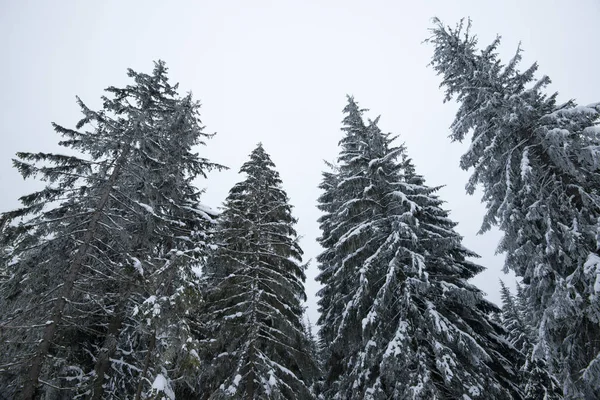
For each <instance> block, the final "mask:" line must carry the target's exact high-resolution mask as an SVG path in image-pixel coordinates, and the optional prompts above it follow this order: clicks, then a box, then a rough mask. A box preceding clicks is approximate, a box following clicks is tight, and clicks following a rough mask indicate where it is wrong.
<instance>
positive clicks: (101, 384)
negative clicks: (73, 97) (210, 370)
mask: <svg viewBox="0 0 600 400" xmlns="http://www.w3.org/2000/svg"><path fill="white" fill-rule="evenodd" d="M128 75H129V76H130V77H131V78H132V79H133V81H134V82H133V83H132V84H131V85H128V86H126V87H125V88H115V87H110V88H108V89H107V92H108V93H109V95H108V96H107V97H103V98H102V99H103V108H102V109H101V110H100V111H93V110H91V109H89V108H88V107H87V106H86V105H85V104H84V103H83V102H82V101H80V100H79V101H78V103H79V105H80V107H81V111H82V113H83V118H82V120H81V121H80V122H79V123H78V124H77V125H76V128H75V129H69V128H65V127H62V126H59V125H54V128H55V131H56V132H58V133H59V134H61V135H62V136H63V137H64V139H63V140H62V141H61V142H60V143H59V144H60V145H62V146H64V147H66V148H68V149H70V150H71V153H77V154H78V155H68V156H67V155H61V154H47V153H19V154H18V157H19V158H18V159H16V160H15V161H14V164H15V166H16V168H17V169H18V170H19V172H21V174H22V175H23V177H24V178H29V177H39V178H40V179H41V180H42V181H45V182H46V183H47V186H46V187H45V188H44V189H42V190H41V191H38V192H35V193H32V194H30V195H27V196H23V197H21V199H20V200H21V202H22V204H23V207H22V208H20V209H17V210H15V211H10V212H6V213H4V214H2V215H1V222H0V227H1V228H2V232H1V237H0V243H1V245H0V246H3V247H4V248H5V249H9V251H5V254H4V255H3V256H2V258H0V260H3V261H5V262H6V264H5V265H4V266H3V269H2V270H4V271H6V273H7V275H8V278H7V279H6V280H5V281H3V282H2V283H1V286H0V335H1V338H0V340H1V341H2V352H0V372H1V373H0V377H1V378H0V387H2V388H3V395H5V396H9V397H11V398H23V399H32V398H34V397H35V398H39V397H42V398H52V399H61V398H64V399H72V398H74V397H76V396H78V395H79V396H81V395H86V396H87V397H88V398H90V399H100V398H125V397H126V398H141V397H142V396H143V397H147V396H146V394H148V393H152V394H153V395H155V396H156V395H158V394H159V393H158V391H162V394H161V396H163V397H164V396H167V397H169V395H170V394H171V393H170V391H173V390H175V389H174V387H175V386H177V385H185V384H186V383H187V382H188V381H190V380H191V378H190V376H194V375H197V374H198V372H197V371H190V369H191V370H194V368H193V367H194V366H197V365H198V359H197V352H196V350H195V349H193V348H191V346H193V345H194V344H195V343H197V342H194V340H193V338H191V336H190V335H189V334H188V333H187V330H188V329H187V327H186V313H188V312H189V310H188V306H189V303H191V301H192V300H193V299H194V298H195V297H197V291H198V287H199V285H198V278H197V276H196V274H194V272H193V270H192V268H193V267H196V266H198V264H199V263H200V262H201V260H202V257H204V256H205V254H206V253H205V250H206V247H207V245H206V243H205V239H206V231H207V229H208V225H209V224H210V221H211V217H210V215H209V214H207V212H206V211H205V210H204V208H203V207H202V206H201V205H200V204H199V195H200V192H199V191H198V190H197V189H196V188H194V187H193V186H192V181H193V180H194V179H195V178H197V177H198V176H202V175H204V174H205V172H206V171H208V170H210V169H212V168H220V166H219V165H216V164H213V163H211V162H209V161H208V160H207V159H205V158H201V157H199V156H198V154H196V153H194V152H193V147H195V146H197V145H200V144H203V142H202V140H203V139H204V138H207V137H209V136H210V135H207V134H206V133H204V132H203V127H202V126H201V123H200V120H199V114H198V109H199V104H198V103H197V102H195V101H193V100H192V97H191V95H187V96H184V97H180V96H179V95H178V93H177V85H171V84H170V83H169V81H168V78H167V69H166V67H165V64H164V63H163V62H161V61H159V62H157V63H155V68H154V71H153V72H152V74H144V73H137V72H134V71H132V70H129V73H128ZM86 128H88V129H86ZM142 316H143V317H142ZM174 379H177V383H173V380H174ZM153 382H154V383H156V384H155V385H153ZM154 398H156V397H154Z"/></svg>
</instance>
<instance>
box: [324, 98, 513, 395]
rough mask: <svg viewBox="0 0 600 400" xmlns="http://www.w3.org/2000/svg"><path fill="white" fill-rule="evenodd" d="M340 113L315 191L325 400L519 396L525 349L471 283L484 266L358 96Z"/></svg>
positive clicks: (433, 190)
mask: <svg viewBox="0 0 600 400" xmlns="http://www.w3.org/2000/svg"><path fill="white" fill-rule="evenodd" d="M344 111H345V113H346V117H345V118H344V121H343V123H344V127H343V128H342V129H343V131H344V132H345V135H344V138H343V139H342V141H341V142H340V145H341V151H340V157H339V159H338V162H339V165H338V170H337V171H334V172H333V174H336V175H337V176H335V178H334V177H333V175H332V173H328V174H327V175H325V177H324V184H323V185H322V187H324V188H325V193H324V194H323V195H322V196H321V198H320V203H321V204H320V207H321V209H322V210H323V211H324V212H325V215H324V216H323V217H322V218H321V220H320V221H321V226H322V230H323V236H322V237H321V238H320V242H321V244H322V246H323V247H324V249H325V250H324V251H323V253H322V254H321V255H320V256H319V257H318V260H319V262H320V265H319V268H320V269H321V274H320V275H319V276H318V280H319V281H320V282H321V283H322V284H323V286H324V287H323V289H322V290H321V291H320V293H319V295H320V296H321V299H320V301H319V305H320V310H321V313H322V314H321V318H320V320H319V325H320V326H321V330H320V335H321V340H322V342H323V344H324V345H325V346H326V347H327V350H326V351H325V357H326V360H325V368H326V382H325V384H326V389H325V397H326V398H332V399H351V398H364V399H387V398H401V399H433V398H467V397H468V398H472V399H476V398H481V399H483V398H485V399H490V398H497V399H507V398H520V392H519V389H518V387H517V386H516V385H515V384H513V383H512V381H513V380H515V374H514V371H513V368H512V364H513V363H515V361H516V358H517V357H518V355H517V353H516V352H515V351H514V349H512V348H511V347H510V346H508V345H507V344H506V343H505V342H504V341H503V340H502V339H501V336H502V334H503V332H504V331H503V329H502V327H501V326H500V325H498V324H496V323H494V322H493V321H491V320H490V319H489V318H488V317H487V315H488V314H489V313H491V312H493V311H497V308H496V307H495V306H494V305H493V304H492V303H489V302H487V301H486V300H485V299H484V298H483V293H482V292H481V291H480V290H478V289H477V288H475V287H473V286H472V285H470V284H469V283H468V282H467V280H468V279H470V278H472V277H473V276H475V275H476V274H477V273H479V272H480V271H482V269H483V268H482V267H480V266H478V265H476V264H474V263H472V262H470V261H468V260H467V259H466V258H467V257H472V256H475V255H474V254H473V253H472V252H470V251H468V250H467V249H465V248H464V247H463V246H462V245H461V237H460V236H459V235H458V234H457V233H456V232H455V231H454V230H453V228H454V226H455V225H456V224H455V223H454V222H452V221H451V220H450V219H449V218H448V212H447V211H445V210H443V209H442V208H441V204H442V201H441V200H439V199H438V198H437V196H436V195H435V192H436V190H437V188H430V187H427V186H426V185H425V182H424V179H423V178H422V177H421V176H419V175H418V174H417V173H416V172H415V168H414V166H413V164H412V162H411V161H410V159H408V158H407V156H406V152H405V149H404V147H403V146H394V145H393V142H394V139H395V138H394V137H393V136H391V135H390V134H384V133H382V132H381V131H380V129H379V128H378V126H377V122H378V121H377V119H376V120H375V121H369V123H367V124H365V123H364V122H363V120H362V116H361V114H362V110H360V108H359V107H358V105H357V104H356V102H355V101H354V100H353V99H352V98H349V101H348V105H347V106H346V108H345V109H344ZM332 182H337V184H336V185H331V183H332ZM465 396H467V397H465Z"/></svg>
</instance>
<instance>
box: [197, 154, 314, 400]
mask: <svg viewBox="0 0 600 400" xmlns="http://www.w3.org/2000/svg"><path fill="white" fill-rule="evenodd" d="M240 172H241V173H244V174H246V179H245V180H243V181H242V182H240V183H238V184H236V185H235V186H234V187H233V188H232V189H231V191H230V192H229V196H228V197H227V199H226V201H225V206H224V210H223V213H222V214H221V215H220V217H219V224H218V228H217V232H216V243H217V246H218V248H217V249H216V251H215V254H214V255H213V256H212V257H211V259H210V260H209V262H208V265H207V267H206V270H205V272H206V280H207V286H208V295H207V298H206V309H205V311H204V312H203V314H202V317H203V318H204V320H203V322H204V325H203V328H202V331H203V332H202V334H203V343H205V345H206V349H205V356H206V360H207V361H206V363H207V368H206V372H205V373H204V375H203V376H201V382H200V383H201V386H202V390H203V398H210V399H221V398H244V399H259V398H260V399H310V398H312V397H313V394H312V393H311V385H312V384H313V382H314V381H315V379H316V378H317V373H318V369H317V363H316V360H314V359H313V358H312V351H311V343H310V342H309V340H308V338H307V337H306V333H305V330H304V327H303V324H302V318H303V307H302V302H303V301H304V300H305V294H304V285H303V284H304V280H305V274H304V269H305V265H303V264H301V257H302V250H301V249H300V247H299V245H298V237H297V235H296V232H295V230H294V228H293V225H294V224H295V222H296V220H295V219H294V217H293V216H292V213H291V211H292V207H291V206H290V205H289V203H288V197H287V194H286V193H285V191H284V190H283V189H282V187H281V186H282V182H281V179H280V177H279V174H278V173H277V171H276V170H275V165H274V164H273V162H272V161H271V159H270V157H269V156H268V154H267V153H266V152H265V150H264V149H263V147H262V145H261V144H259V145H258V147H256V149H255V150H254V151H253V152H252V153H251V155H250V160H249V161H247V162H246V163H245V164H244V165H243V166H242V168H241V170H240Z"/></svg>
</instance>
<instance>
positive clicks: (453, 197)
mask: <svg viewBox="0 0 600 400" xmlns="http://www.w3.org/2000/svg"><path fill="white" fill-rule="evenodd" d="M433 16H438V17H439V18H441V19H442V20H443V21H444V22H445V23H447V24H451V25H454V24H455V23H456V22H457V21H458V20H459V19H460V18H461V17H464V16H470V17H471V18H472V19H473V30H474V32H475V33H477V34H478V35H479V38H480V43H481V45H482V46H483V45H487V44H488V43H489V42H490V41H491V40H492V39H493V37H494V36H495V34H496V33H500V34H501V35H502V36H503V43H502V48H501V55H502V57H503V59H504V60H508V58H509V57H511V56H512V54H513V52H514V50H515V48H516V46H517V44H518V42H519V41H522V45H523V48H524V49H525V54H524V62H523V68H524V67H525V66H528V65H529V64H530V63H531V62H533V61H535V60H537V61H538V62H539V64H540V72H541V73H542V74H547V75H549V76H550V78H552V80H553V81H554V82H555V83H554V84H553V85H552V86H551V88H552V90H557V91H559V92H560V93H561V95H560V97H559V100H566V99H568V98H571V97H573V98H577V99H578V102H579V103H581V104H588V103H591V102H594V101H599V100H600V90H599V89H600V74H598V65H599V61H600V55H599V52H598V49H599V47H598V39H599V38H600V24H599V23H598V21H600V2H599V1H598V0H579V1H576V0H573V1H556V0H539V1H532V0H528V1H523V0H505V1H484V0H473V1H444V0H440V1H423V2H417V1H412V2H406V1H397V0H396V1H374V0H371V1H348V0H346V1H331V0H327V1H324V0H321V1H270V2H269V1H259V0H253V1H219V2H217V1H213V2H209V1H189V2H183V1H126V2H125V1H101V2H100V1H97V2H89V1H85V2H84V1H65V0H60V1H24V0H20V1H16V0H14V1H10V0H0V54H1V55H2V61H1V62H0V83H1V92H0V135H1V137H2V140H1V142H0V143H1V144H0V193H1V195H0V212H1V211H7V210H9V209H12V208H15V207H17V206H18V202H17V198H18V197H19V196H20V195H23V194H25V193H28V192H29V191H31V190H32V189H34V188H35V187H36V186H35V185H34V184H33V183H30V182H24V181H23V180H22V179H21V178H20V176H19V175H18V173H17V171H16V170H14V169H12V167H11V161H10V159H11V157H13V156H14V153H15V152H17V151H53V150H56V148H57V146H56V142H57V141H58V136H57V135H56V134H54V132H53V131H52V128H51V126H50V122H51V121H55V122H57V123H60V124H62V125H65V126H69V127H73V126H74V125H75V123H76V122H77V121H78V119H79V118H80V114H79V111H78V107H77V106H76V104H75V102H74V100H75V95H79V96H80V97H81V98H82V99H83V100H84V101H85V102H86V103H87V104H88V105H89V106H92V107H94V108H95V107H98V106H99V104H100V101H99V97H100V95H102V94H103V93H102V90H103V89H104V88H105V87H107V86H109V85H114V86H120V85H124V84H126V83H128V78H127V77H126V68H128V67H131V68H133V69H134V70H137V71H142V72H150V71H151V69H152V61H153V60H157V59H159V58H160V59H163V60H165V61H166V62H167V66H168V67H169V68H170V76H171V79H172V81H173V82H180V88H181V89H182V92H185V91H188V90H191V91H193V93H194V95H195V97H196V99H199V100H201V102H202V103H203V108H202V119H203V122H204V124H205V125H206V126H207V132H215V131H216V132H217V136H216V137H215V138H214V139H213V140H211V141H209V143H208V146H207V147H205V148H204V149H202V150H201V152H202V155H203V156H207V157H208V158H210V159H211V160H212V161H215V162H219V163H222V164H225V165H227V166H229V167H230V168H231V170H230V171H228V172H221V173H213V174H212V175H211V176H210V179H209V180H208V181H201V182H199V183H198V184H199V186H200V187H206V188H207V189H208V190H207V193H206V195H205V196H204V202H205V203H206V204H207V205H209V206H212V207H217V206H219V205H220V203H221V202H222V201H223V199H224V198H225V196H226V195H227V191H228V190H229V188H230V187H231V186H233V184H234V183H235V182H237V181H239V180H240V177H239V176H238V175H237V171H238V169H239V167H240V166H241V164H242V163H243V162H244V161H246V159H247V156H248V154H249V153H250V151H251V150H252V149H253V148H254V146H255V145H256V143H258V142H259V141H262V142H263V144H264V147H265V150H266V151H267V152H269V153H270V154H271V156H272V158H273V161H274V162H275V164H276V165H277V167H278V170H279V172H280V173H281V176H282V179H283V181H284V187H285V189H286V190H287V192H288V194H289V195H290V198H291V202H292V204H293V205H294V206H295V216H296V217H298V218H299V223H298V226H297V230H298V232H299V233H300V234H301V235H302V236H303V240H302V247H303V248H304V251H305V255H306V259H307V260H308V259H309V258H313V259H314V258H315V256H316V255H317V254H318V253H319V251H320V248H319V246H318V244H317V243H316V241H315V239H316V237H317V236H318V235H319V230H318V225H317V223H316V220H317V218H318V216H319V212H318V210H317V209H316V198H317V196H318V195H319V191H318V190H317V188H316V187H317V185H318V184H319V182H320V179H321V176H320V173H321V171H322V169H323V164H322V160H323V159H326V160H334V159H335V158H336V156H337V153H338V147H337V142H338V140H339V139H340V138H341V132H340V127H341V123H340V121H341V119H342V113H341V110H342V108H343V107H344V105H345V102H346V99H345V95H346V93H348V94H353V95H354V96H355V98H356V100H357V101H358V102H359V103H360V105H361V106H362V107H365V108H369V109H370V110H372V111H371V112H370V113H369V114H368V116H369V117H372V118H374V117H376V116H377V115H379V114H381V115H382V118H381V123H380V127H381V128H382V129H383V130H384V131H391V132H394V133H397V134H400V135H401V140H403V141H405V142H406V144H407V146H408V150H409V154H410V155H411V157H412V158H413V159H414V161H415V163H416V166H417V169H418V171H419V173H421V174H423V175H424V176H425V178H426V179H427V182H428V184H429V185H446V187H445V188H444V189H442V190H441V191H440V195H441V197H442V198H443V199H445V200H446V201H447V208H449V209H450V210H452V213H451V217H452V218H453V219H454V220H456V221H458V222H459V223H460V224H459V226H458V228H457V229H458V231H459V232H460V233H461V234H462V235H464V236H465V245H466V246H467V247H469V248H471V249H472V250H475V251H476V252H478V253H479V254H481V255H482V259H480V260H479V262H480V263H481V264H483V265H484V266H486V267H487V268H488V270H487V271H486V272H485V273H482V274H481V275H479V276H478V277H477V278H476V279H475V280H474V283H475V284H476V285H477V286H479V287H480V288H481V289H483V290H484V291H485V292H486V293H488V294H489V298H490V299H491V300H493V301H495V302H498V301H499V294H498V278H500V277H501V278H503V279H505V280H507V281H509V283H511V282H512V281H513V278H512V277H508V276H504V275H503V274H502V272H501V268H502V263H503V260H502V258H501V257H499V256H494V252H495V247H496V245H497V243H498V240H499V234H498V233H497V232H490V233H487V234H485V235H483V236H476V232H477V231H478V229H479V225H480V223H481V219H482V215H483V206H482V205H481V204H480V203H479V198H480V195H479V194H476V195H475V196H467V195H466V194H465V192H464V185H465V183H466V180H467V177H468V173H466V172H464V171H461V170H460V169H459V167H458V160H459V157H460V155H461V154H462V153H463V151H464V150H465V146H466V144H456V143H455V144H451V143H450V141H449V140H448V139H447V135H448V133H449V131H448V126H449V125H450V123H451V122H452V119H453V116H454V111H455V109H456V105H455V104H453V103H450V104H443V103H442V99H443V95H442V93H441V92H440V91H439V89H438V85H439V79H438V77H436V76H435V74H434V72H433V71H432V70H431V69H430V68H427V67H426V65H427V63H428V62H429V59H430V57H431V53H432V48H431V46H429V45H426V44H423V43H422V41H423V40H424V39H425V38H427V37H428V36H429V33H428V31H427V29H428V28H430V27H431V22H430V18H431V17H433ZM316 273H317V269H316V264H315V263H314V262H313V263H311V265H310V268H309V271H308V279H307V283H306V289H307V294H308V296H309V302H308V315H309V316H310V318H311V320H312V321H313V322H316V319H317V311H316V303H315V292H316V291H317V290H318V287H317V284H316V283H315V282H314V276H315V275H316Z"/></svg>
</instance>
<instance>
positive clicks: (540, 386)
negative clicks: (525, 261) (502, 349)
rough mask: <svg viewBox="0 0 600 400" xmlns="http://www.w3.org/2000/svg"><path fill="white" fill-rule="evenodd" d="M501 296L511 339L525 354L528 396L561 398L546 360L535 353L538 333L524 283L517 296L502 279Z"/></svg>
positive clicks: (524, 381)
mask: <svg viewBox="0 0 600 400" xmlns="http://www.w3.org/2000/svg"><path fill="white" fill-rule="evenodd" d="M500 295H501V298H502V314H501V315H502V324H503V325H504V327H505V328H506V330H507V332H508V335H507V339H508V341H509V342H510V343H511V344H512V345H513V346H515V348H517V349H518V350H519V351H520V352H521V353H522V354H523V355H524V358H523V364H522V366H521V368H520V374H519V375H520V378H521V379H520V382H521V387H522V390H523V393H524V399H525V400H555V399H556V400H560V399H562V398H563V397H562V395H561V394H562V390H561V388H560V384H559V382H558V380H557V379H556V378H554V377H553V376H552V375H551V374H550V373H549V372H548V369H547V367H546V363H545V362H544V361H543V360H541V359H537V358H536V357H534V356H533V350H534V348H535V343H536V338H537V335H536V334H535V329H534V328H533V326H532V325H531V318H530V315H531V312H530V310H529V309H528V308H527V306H526V303H527V300H526V298H524V297H523V290H522V286H521V285H519V284H517V296H513V295H512V293H510V290H509V289H508V287H506V285H505V284H504V282H502V281H500Z"/></svg>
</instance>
